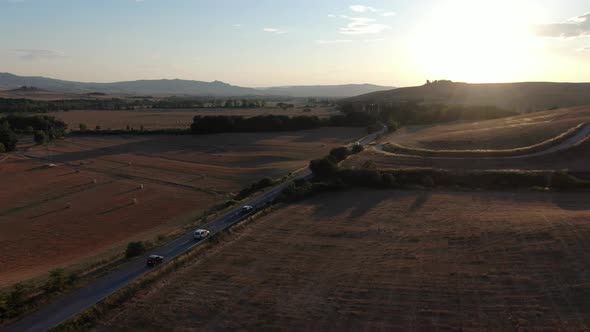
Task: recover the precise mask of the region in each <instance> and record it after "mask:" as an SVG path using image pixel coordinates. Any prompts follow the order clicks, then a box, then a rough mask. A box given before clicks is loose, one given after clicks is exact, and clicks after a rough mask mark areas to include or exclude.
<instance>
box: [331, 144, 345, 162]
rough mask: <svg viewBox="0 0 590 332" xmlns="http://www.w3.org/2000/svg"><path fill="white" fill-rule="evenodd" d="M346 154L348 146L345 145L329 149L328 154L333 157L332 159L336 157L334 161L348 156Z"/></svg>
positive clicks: (339, 160)
mask: <svg viewBox="0 0 590 332" xmlns="http://www.w3.org/2000/svg"><path fill="white" fill-rule="evenodd" d="M348 155H349V151H348V148H347V147H345V146H342V147H339V148H335V149H332V150H331V151H330V156H332V157H334V159H336V162H341V161H343V160H344V159H346V157H348Z"/></svg>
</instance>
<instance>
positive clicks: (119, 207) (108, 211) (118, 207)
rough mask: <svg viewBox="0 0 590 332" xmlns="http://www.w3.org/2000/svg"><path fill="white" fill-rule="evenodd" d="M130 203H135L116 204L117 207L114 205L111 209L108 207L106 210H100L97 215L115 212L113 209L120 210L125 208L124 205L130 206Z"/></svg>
mask: <svg viewBox="0 0 590 332" xmlns="http://www.w3.org/2000/svg"><path fill="white" fill-rule="evenodd" d="M132 205H135V204H133V203H129V204H125V205H121V206H117V207H114V208H112V209H109V210H106V211H103V212H100V213H99V215H101V216H102V215H105V214H109V213H112V212H115V211H119V210H122V209H124V208H126V207H130V206H132Z"/></svg>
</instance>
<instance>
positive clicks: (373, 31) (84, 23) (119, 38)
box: [0, 0, 590, 87]
mask: <svg viewBox="0 0 590 332" xmlns="http://www.w3.org/2000/svg"><path fill="white" fill-rule="evenodd" d="M0 31H1V33H0V72H10V73H14V74H17V75H25V76H46V77H51V78H59V79H64V80H76V81H84V82H113V81H126V80H136V79H161V78H169V79H172V78H179V79H191V80H200V81H214V80H220V81H224V82H227V83H230V84H234V85H240V86H248V87H267V86H284V85H306V84H307V85H315V84H347V83H373V84H381V85H389V86H412V85H420V84H423V83H424V82H425V81H426V80H427V79H429V80H437V79H450V80H453V81H462V82H475V83H481V82H514V81H560V82H582V81H590V1H588V0H493V1H487V0H413V1H412V0H403V1H402V0H389V1H386V0H359V1H343V0H321V1H318V0H313V1H312V0H296V1H295V0H100V1H97V0H0Z"/></svg>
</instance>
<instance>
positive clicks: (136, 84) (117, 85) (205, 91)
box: [0, 73, 392, 98]
mask: <svg viewBox="0 0 590 332" xmlns="http://www.w3.org/2000/svg"><path fill="white" fill-rule="evenodd" d="M23 86H34V87H37V88H39V89H43V90H49V91H54V92H63V93H76V94H86V93H90V92H100V93H106V94H111V95H137V94H139V95H154V96H160V95H177V96H228V97H241V96H284V97H331V98H343V97H351V96H356V95H359V94H364V93H370V92H375V91H382V90H389V89H391V88H392V87H387V86H378V85H371V84H350V85H331V86H291V87H277V88H261V89H255V88H247V87H240V86H235V85H231V84H227V83H224V82H220V81H214V82H203V81H192V80H179V79H173V80H138V81H127V82H114V83H85V82H74V81H63V80H57V79H51V78H46V77H36V76H32V77H25V76H18V75H14V74H9V73H0V90H11V89H17V88H20V87H23Z"/></svg>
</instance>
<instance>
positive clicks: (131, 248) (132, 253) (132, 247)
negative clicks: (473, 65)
mask: <svg viewBox="0 0 590 332" xmlns="http://www.w3.org/2000/svg"><path fill="white" fill-rule="evenodd" d="M144 252H145V244H144V243H143V242H141V241H138V242H129V244H127V250H125V258H133V257H137V256H139V255H141V254H143V253H144Z"/></svg>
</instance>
